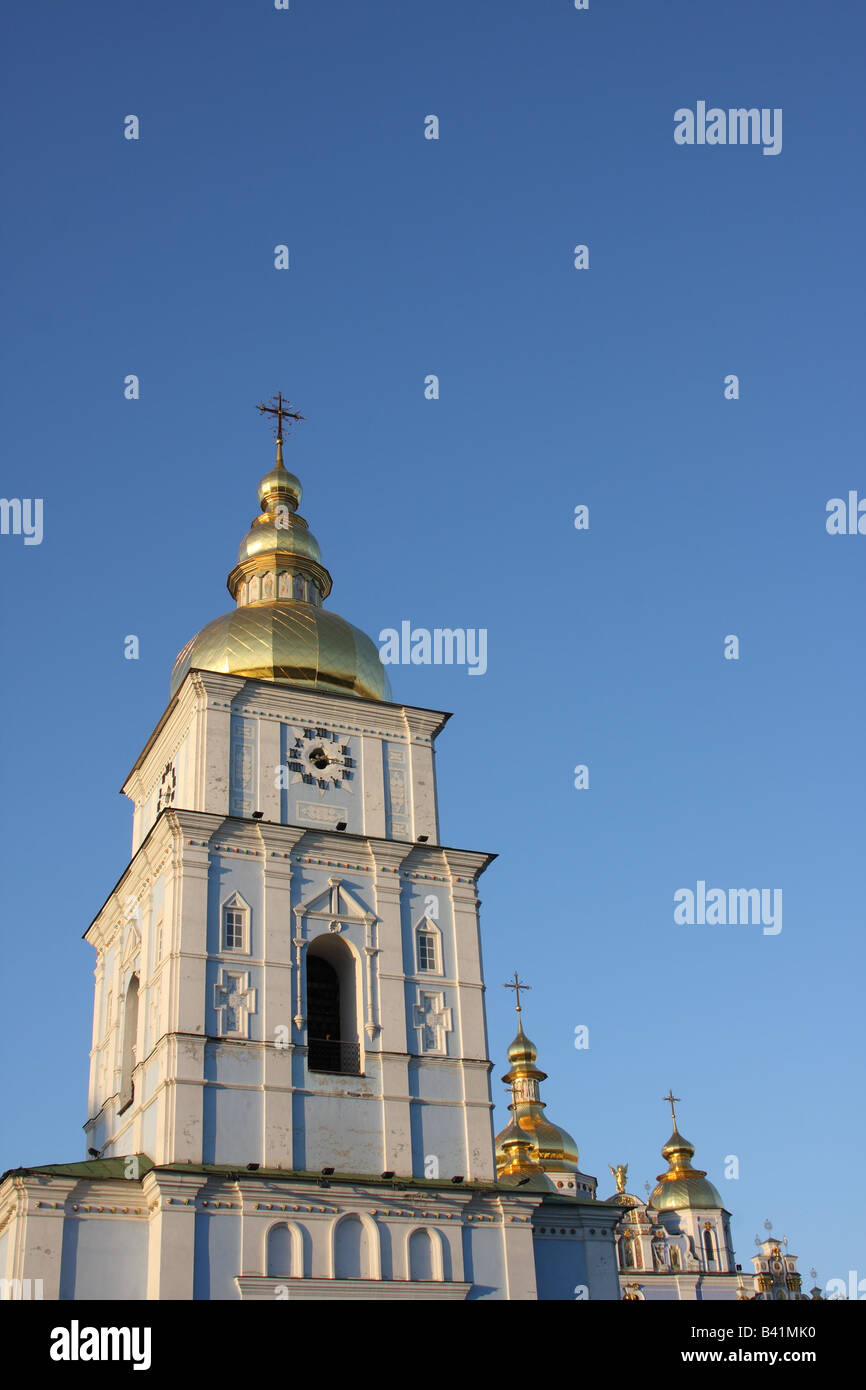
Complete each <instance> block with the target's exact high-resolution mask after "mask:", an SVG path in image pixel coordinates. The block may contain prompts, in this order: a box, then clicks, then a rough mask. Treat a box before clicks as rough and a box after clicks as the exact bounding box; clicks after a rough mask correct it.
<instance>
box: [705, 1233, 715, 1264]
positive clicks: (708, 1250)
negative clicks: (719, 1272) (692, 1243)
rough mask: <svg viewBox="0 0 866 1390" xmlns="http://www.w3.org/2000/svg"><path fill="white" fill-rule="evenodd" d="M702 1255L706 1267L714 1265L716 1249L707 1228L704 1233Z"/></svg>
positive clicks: (711, 1234)
mask: <svg viewBox="0 0 866 1390" xmlns="http://www.w3.org/2000/svg"><path fill="white" fill-rule="evenodd" d="M704 1254H705V1255H706V1259H707V1264H708V1265H711V1264H715V1262H716V1247H715V1245H714V1243H713V1233H712V1231H711V1230H710V1229H709V1228H707V1229H706V1230H705V1231H704Z"/></svg>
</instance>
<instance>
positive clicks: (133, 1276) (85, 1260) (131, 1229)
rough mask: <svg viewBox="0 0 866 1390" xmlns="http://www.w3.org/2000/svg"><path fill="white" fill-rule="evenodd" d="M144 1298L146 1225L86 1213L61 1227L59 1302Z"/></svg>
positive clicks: (145, 1292)
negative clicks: (65, 1300) (66, 1300)
mask: <svg viewBox="0 0 866 1390" xmlns="http://www.w3.org/2000/svg"><path fill="white" fill-rule="evenodd" d="M146 1294H147V1225H146V1223H145V1222H144V1221H136V1220H127V1221H124V1220H122V1219H119V1218H117V1217H113V1216H111V1217H100V1216H98V1215H94V1213H92V1212H91V1213H89V1214H88V1215H87V1217H86V1218H82V1219H76V1218H75V1217H73V1216H70V1215H67V1216H66V1219H65V1221H64V1223H63V1254H62V1273H61V1278H60V1288H59V1297H60V1298H61V1299H75V1300H81V1299H88V1298H98V1299H111V1300H117V1299H138V1298H145V1297H146Z"/></svg>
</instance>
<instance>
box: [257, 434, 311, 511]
mask: <svg viewBox="0 0 866 1390" xmlns="http://www.w3.org/2000/svg"><path fill="white" fill-rule="evenodd" d="M303 495H304V490H303V488H302V487H301V484H300V482H299V480H298V479H297V478H296V477H295V475H294V473H290V472H289V471H288V469H287V468H286V466H285V464H284V463H283V444H282V440H277V462H276V464H275V465H274V467H273V468H272V469H271V471H270V473H266V474H265V476H264V477H263V478H262V481H261V482H260V483H259V502H260V503H261V508H262V511H263V512H269V511H272V510H273V508H274V507H277V506H284V507H288V508H289V510H290V511H293V512H294V511H297V509H298V507H299V506H300V505H301V498H302V497H303Z"/></svg>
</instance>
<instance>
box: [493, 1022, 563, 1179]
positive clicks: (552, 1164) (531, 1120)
mask: <svg viewBox="0 0 866 1390" xmlns="http://www.w3.org/2000/svg"><path fill="white" fill-rule="evenodd" d="M537 1059H538V1049H537V1047H536V1046H535V1043H534V1042H532V1041H531V1040H530V1039H529V1038H528V1037H527V1036H526V1034H525V1033H524V1031H523V1023H522V1020H521V1017H520V1012H519V1011H518V1015H517V1035H516V1037H515V1038H514V1041H513V1042H512V1043H511V1045H510V1047H509V1049H508V1061H509V1062H510V1064H511V1065H510V1068H509V1070H508V1071H507V1072H506V1074H505V1076H503V1078H502V1080H503V1081H505V1082H507V1083H508V1084H509V1085H510V1086H511V1104H510V1105H509V1107H508V1108H509V1110H510V1112H511V1120H510V1121H509V1123H508V1125H507V1126H506V1127H505V1129H503V1130H501V1131H500V1133H499V1134H497V1136H496V1139H495V1145H496V1167H497V1171H498V1172H500V1173H501V1172H504V1171H505V1169H506V1167H507V1166H508V1163H509V1158H508V1154H507V1152H506V1147H505V1146H506V1144H507V1142H508V1136H509V1135H512V1136H513V1133H514V1130H515V1128H516V1127H517V1128H519V1129H520V1131H521V1132H522V1133H523V1134H524V1135H525V1136H526V1138H527V1139H529V1140H530V1141H531V1144H532V1149H531V1153H532V1157H533V1158H534V1159H535V1160H536V1161H537V1162H538V1163H539V1164H540V1165H541V1167H542V1169H543V1170H544V1171H545V1172H554V1173H577V1172H578V1171H579V1166H578V1152H577V1145H576V1144H575V1142H574V1140H573V1139H572V1137H571V1135H570V1134H569V1133H568V1130H565V1129H561V1128H560V1126H559V1125H555V1124H553V1122H552V1121H551V1120H549V1119H548V1118H547V1116H546V1115H545V1113H544V1108H545V1107H544V1102H543V1101H542V1099H541V1092H540V1090H539V1083H540V1082H542V1081H545V1080H546V1079H547V1075H546V1073H545V1072H543V1071H539V1069H538V1067H537V1066H536V1065H535V1063H536V1061H537Z"/></svg>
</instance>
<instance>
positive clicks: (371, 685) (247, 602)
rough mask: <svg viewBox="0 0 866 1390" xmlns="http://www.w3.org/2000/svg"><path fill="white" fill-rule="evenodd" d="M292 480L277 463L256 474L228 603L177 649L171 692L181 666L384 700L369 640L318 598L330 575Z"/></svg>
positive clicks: (387, 692)
mask: <svg viewBox="0 0 866 1390" xmlns="http://www.w3.org/2000/svg"><path fill="white" fill-rule="evenodd" d="M300 501H301V484H300V483H299V482H298V479H297V478H296V477H295V476H294V474H293V473H289V471H288V470H287V468H286V467H285V464H284V463H283V441H282V439H281V438H278V439H277V459H276V464H275V466H274V467H273V468H272V469H271V471H270V472H269V473H266V474H265V476H264V477H263V478H262V480H261V482H260V483H259V504H260V513H259V515H258V516H257V517H256V518H255V520H254V521H253V523H252V525H251V526H250V529H249V531H248V532H247V534H246V536H245V537H244V539H243V540H242V541H241V544H240V549H239V551H238V562H237V564H236V565H235V567H234V569H233V570H232V571H231V573H230V574H229V576H228V580H227V585H228V590H229V593H230V594H231V596H232V598H233V599H234V600H235V605H236V606H235V608H234V609H233V610H232V611H231V612H230V613H224V614H223V615H222V616H221V617H219V618H214V620H213V621H212V622H210V623H208V624H207V626H206V627H203V628H202V629H201V631H200V632H198V633H196V635H195V637H193V638H192V639H191V640H190V641H189V642H187V644H186V646H185V647H184V649H183V651H182V652H180V653H179V655H178V657H177V660H176V661H175V663H174V669H173V670H172V674H171V694H172V695H174V694H175V692H176V691H177V690H178V689H179V688H180V686H181V684H182V683H183V681H184V678H185V677H186V675H187V673H188V672H189V671H191V670H203V671H221V672H225V673H226V674H228V675H232V676H248V677H251V678H253V679H255V680H265V681H275V682H276V683H277V684H280V685H300V686H307V687H310V688H312V689H315V690H325V691H330V692H331V693H332V694H336V695H353V696H357V697H359V698H360V699H365V700H390V699H391V687H390V684H389V681H388V676H387V673H386V671H385V667H384V666H383V665H382V662H381V660H380V658H379V652H378V650H377V648H376V646H375V643H374V642H373V641H372V640H371V639H370V638H369V637H367V635H366V634H365V633H363V632H361V630H360V629H359V628H357V627H353V625H352V624H351V623H348V622H346V620H345V618H341V617H339V616H338V615H337V614H336V613H331V612H329V611H328V610H327V609H326V608H323V607H322V602H323V600H324V599H326V598H327V597H328V594H329V593H330V592H331V576H330V574H329V573H328V571H327V569H326V568H325V566H324V564H323V563H322V555H321V551H320V549H319V543H318V541H317V540H316V538H315V536H314V535H313V533H312V532H311V531H310V528H309V526H308V525H307V523H306V521H305V520H304V518H303V517H302V516H300V515H299V513H298V506H299V505H300Z"/></svg>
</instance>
